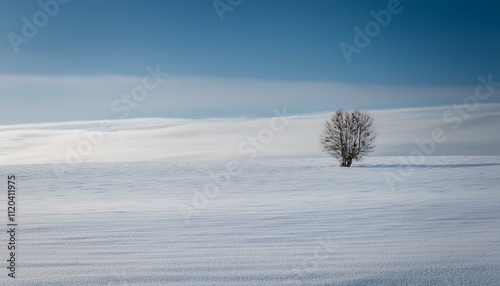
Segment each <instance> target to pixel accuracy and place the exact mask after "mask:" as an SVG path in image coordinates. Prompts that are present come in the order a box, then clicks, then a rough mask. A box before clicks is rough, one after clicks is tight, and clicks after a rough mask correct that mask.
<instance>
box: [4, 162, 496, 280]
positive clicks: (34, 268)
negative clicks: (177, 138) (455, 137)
mask: <svg viewBox="0 0 500 286" xmlns="http://www.w3.org/2000/svg"><path fill="white" fill-rule="evenodd" d="M225 164H226V162H222V161H218V162H209V161H184V162H182V161H176V162H174V161H171V162H137V163H83V164H76V165H72V166H71V168H69V169H67V170H66V171H65V172H60V173H59V174H58V173H57V172H54V166H53V165H50V164H45V165H44V164H41V165H16V166H0V170H1V174H2V175H3V176H4V178H5V180H6V178H7V175H8V174H16V175H17V176H18V180H17V181H18V194H17V200H18V205H19V209H18V221H19V227H18V234H17V235H18V241H17V243H18V254H17V256H18V257H17V259H18V265H17V271H16V274H17V276H18V278H16V279H15V281H12V280H13V279H10V280H9V279H7V269H5V267H2V268H3V269H4V270H3V272H4V274H2V275H1V276H2V277H1V278H0V283H1V284H2V285H200V286H201V285H499V284H500V282H499V281H500V178H499V174H500V157H427V158H425V160H424V161H422V162H420V163H418V164H417V165H405V164H404V163H402V161H401V160H400V158H397V157H374V158H369V159H368V160H366V161H363V162H356V163H354V165H353V167H352V168H339V167H337V162H335V161H333V160H332V159H330V158H320V159H265V160H255V161H253V162H248V163H246V162H243V161H241V162H240V165H239V170H238V172H237V173H236V174H232V175H231V176H230V178H229V179H230V182H229V183H227V184H223V186H222V187H221V188H220V192H219V193H218V194H216V193H215V192H213V193H211V194H210V195H211V198H206V199H205V200H202V201H201V202H202V203H203V204H200V201H197V202H198V205H197V207H195V205H194V204H193V198H196V194H197V192H196V190H198V191H200V192H201V193H202V192H203V188H204V186H206V185H207V184H214V179H213V178H212V177H211V175H212V174H214V173H218V172H221V171H224V170H225V169H226V167H225ZM395 174H399V175H398V176H397V177H394V176H395ZM219 178H220V179H227V177H221V176H219ZM389 178H399V179H398V180H399V181H398V182H397V183H395V184H393V187H392V188H391V187H389V185H390V184H389V183H388V180H389V182H390V180H391V179H389ZM199 194H200V193H198V195H199ZM0 203H1V204H2V205H4V206H5V208H6V205H7V202H6V195H5V196H2V198H1V201H0ZM180 205H184V206H185V207H188V208H191V210H193V212H192V213H191V216H190V217H189V218H187V216H185V215H183V214H182V212H181V211H180V208H179V206H180ZM2 209H4V208H3V207H2ZM5 215H6V214H5ZM5 221H6V219H5ZM4 225H5V224H4ZM3 233H4V235H2V238H1V239H2V244H3V245H5V246H6V244H7V241H6V240H7V235H6V233H5V231H4V232H3ZM1 249H4V250H3V251H2V252H1V253H0V254H1V255H2V257H4V258H7V255H8V254H7V250H6V247H1ZM2 260H3V261H5V259H2ZM3 263H4V264H6V262H3Z"/></svg>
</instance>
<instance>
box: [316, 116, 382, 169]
mask: <svg viewBox="0 0 500 286" xmlns="http://www.w3.org/2000/svg"><path fill="white" fill-rule="evenodd" d="M324 127H325V129H324V130H323V133H322V134H321V136H320V143H321V145H322V148H323V152H327V153H329V154H330V155H332V156H333V157H334V158H337V159H338V160H339V161H340V167H350V166H351V164H352V160H356V161H358V160H361V158H363V156H364V155H366V154H368V153H370V152H372V151H373V150H374V148H375V138H376V137H377V133H376V131H375V126H374V124H373V116H372V115H371V114H370V113H368V111H366V110H361V109H356V110H354V111H344V110H338V111H336V112H335V113H334V114H333V115H332V117H331V118H329V119H328V120H327V121H326V122H325V124H324Z"/></svg>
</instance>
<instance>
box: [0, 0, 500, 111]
mask: <svg viewBox="0 0 500 286" xmlns="http://www.w3.org/2000/svg"><path fill="white" fill-rule="evenodd" d="M42 1H44V2H47V0H42ZM221 1H222V0H221ZM226 1H227V0H224V1H223V2H226ZM388 2H389V1H297V0H295V1H294V0H290V1H263V0H261V1H258V0H257V1H256V0H254V1H250V0H244V1H243V2H242V3H241V4H240V5H238V6H236V7H235V8H234V10H233V11H232V12H226V13H225V14H224V21H223V22H221V21H220V19H219V17H218V15H217V13H216V11H215V9H214V7H213V3H212V1H210V0H208V1H201V0H199V1H190V0H187V1H186V0H179V1H161V0H158V1H155V0H146V1H131V0H105V1H96V0H86V1H83V0H71V1H69V3H68V4H65V5H60V6H61V7H60V11H59V13H57V15H55V16H54V17H53V18H50V20H49V22H48V24H47V25H46V26H45V27H43V28H41V29H40V31H39V33H38V34H37V35H36V36H35V37H34V38H33V39H31V40H30V41H29V43H27V44H22V45H20V47H19V49H20V53H19V54H15V53H14V51H13V49H12V47H11V44H10V43H9V40H8V38H7V34H8V33H9V32H14V33H18V34H20V31H21V27H22V25H23V23H22V21H21V18H22V17H27V18H28V19H31V18H32V16H33V14H34V13H36V12H37V11H39V10H40V6H39V5H38V4H37V1H15V0H4V1H1V2H0V11H1V12H0V13H1V14H0V34H1V35H3V37H2V40H1V41H0V49H1V50H0V51H1V58H0V62H1V65H0V73H2V74H31V75H32V74H37V75H96V74H120V75H142V73H143V69H144V66H146V65H153V64H161V65H162V66H164V67H165V68H166V69H168V71H169V72H171V73H172V74H175V75H197V76H215V77H250V78H259V79H268V80H272V79H280V80H306V81H334V82H341V83H353V84H390V85H474V84H476V78H477V76H478V75H479V74H485V73H493V74H498V73H499V72H500V57H498V51H499V50H500V37H499V36H498V31H499V28H500V17H498V15H499V13H500V2H499V1H479V2H478V1H404V0H402V1H401V6H402V7H403V11H402V12H401V13H400V14H398V15H393V17H392V20H391V22H390V24H389V25H388V26H387V27H385V28H383V29H382V30H381V32H380V34H379V35H378V36H377V37H375V38H374V39H373V40H372V41H371V43H370V45H369V46H368V47H367V48H365V49H364V50H363V51H362V52H361V53H360V54H359V55H354V56H353V61H352V63H351V64H347V62H346V60H345V58H344V56H343V54H342V53H341V51H340V49H339V43H340V42H343V41H345V42H349V43H352V41H353V37H354V34H355V33H354V31H353V28H354V27H355V26H360V27H363V26H364V24H366V23H367V22H368V21H370V20H372V16H371V15H370V11H371V10H375V11H379V10H380V9H385V8H386V6H387V3H388ZM437 103H439V102H437Z"/></svg>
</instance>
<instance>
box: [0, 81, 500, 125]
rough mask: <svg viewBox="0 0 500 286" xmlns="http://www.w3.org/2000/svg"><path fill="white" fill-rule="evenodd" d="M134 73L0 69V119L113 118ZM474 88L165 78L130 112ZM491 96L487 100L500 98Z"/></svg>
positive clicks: (305, 109) (196, 114)
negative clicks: (71, 73)
mask: <svg viewBox="0 0 500 286" xmlns="http://www.w3.org/2000/svg"><path fill="white" fill-rule="evenodd" d="M141 81H142V77H132V76H116V75H102V76H25V75H0V108H1V110H2V112H0V124H15V123H32V122H50V121H56V122H61V121H71V120H96V119H101V118H110V119H117V118H118V117H119V116H118V115H117V114H116V113H113V111H112V108H111V105H112V102H113V101H115V100H117V99H120V98H121V96H122V95H123V94H127V93H130V90H131V89H132V88H133V87H134V86H136V85H138V84H140V83H141ZM471 94H474V87H456V86H455V87H454V86H449V87H394V86H381V85H353V84H342V83H334V82H307V81H278V80H272V81H268V80H260V79H248V78H207V77H175V76H169V77H168V78H165V79H164V81H163V82H162V84H161V85H160V86H159V87H158V88H156V89H155V90H153V91H151V92H150V94H149V95H148V98H147V100H145V101H144V102H141V104H140V108H136V109H134V110H133V111H132V113H131V114H130V115H129V116H128V118H132V117H183V118H203V117H234V116H240V115H244V116H253V117H262V116H270V115H271V114H272V112H271V110H272V108H274V107H277V106H285V105H286V106H288V109H289V111H290V113H293V114H307V113H312V112H320V111H328V110H335V109H337V108H354V107H364V108H368V109H381V108H401V107H423V106H436V105H446V104H460V103H461V102H462V101H463V99H464V98H465V97H466V96H468V95H471ZM498 100H499V98H498V97H492V98H491V99H490V102H498Z"/></svg>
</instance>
